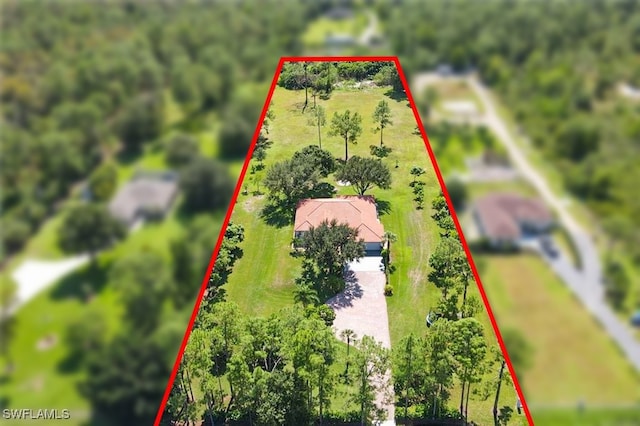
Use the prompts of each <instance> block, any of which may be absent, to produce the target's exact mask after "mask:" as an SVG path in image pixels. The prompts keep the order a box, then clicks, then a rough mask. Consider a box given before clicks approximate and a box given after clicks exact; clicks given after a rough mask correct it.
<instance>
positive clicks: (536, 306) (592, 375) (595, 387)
mask: <svg viewBox="0 0 640 426" xmlns="http://www.w3.org/2000/svg"><path fill="white" fill-rule="evenodd" d="M486 260H487V262H486V270H485V272H484V273H483V276H482V282H483V284H484V286H485V288H486V291H487V295H488V298H489V300H490V301H491V303H492V307H493V309H494V313H495V314H496V316H497V321H498V323H499V324H501V326H503V327H513V328H516V329H519V330H521V331H522V332H523V333H525V337H526V338H527V340H528V341H529V342H530V343H531V346H532V347H533V350H532V365H531V368H530V369H529V370H527V371H526V372H525V373H524V374H523V379H524V388H525V394H526V397H527V402H528V403H529V404H531V405H532V406H533V407H535V405H537V404H540V405H544V404H576V403H577V402H578V399H581V400H582V401H584V403H585V404H587V407H588V406H589V404H619V403H636V402H638V401H640V386H639V384H640V378H639V377H638V375H637V374H636V373H635V372H634V371H633V370H632V368H631V366H630V365H629V364H628V362H627V361H626V359H625V358H624V356H623V355H622V354H621V353H620V352H619V351H618V349H617V348H616V346H615V345H614V344H613V342H612V341H611V340H610V339H609V338H608V337H607V335H606V334H605V333H603V332H602V330H601V329H600V328H599V326H598V324H597V323H596V322H595V320H594V319H593V318H591V317H590V316H589V314H588V313H587V312H586V311H585V310H584V309H583V307H582V306H581V305H580V303H579V302H578V301H577V300H576V299H575V298H574V297H573V295H572V294H571V293H570V292H569V290H568V289H566V288H565V286H564V285H563V284H562V283H561V282H560V281H559V280H558V279H557V278H556V277H555V276H554V275H553V273H552V272H551V271H550V270H549V268H548V267H547V266H546V265H545V264H544V263H543V261H542V260H541V259H539V258H537V257H535V256H533V255H525V254H521V255H504V256H496V255H493V256H491V257H487V259H486ZM534 415H535V410H534ZM536 424H537V423H536Z"/></svg>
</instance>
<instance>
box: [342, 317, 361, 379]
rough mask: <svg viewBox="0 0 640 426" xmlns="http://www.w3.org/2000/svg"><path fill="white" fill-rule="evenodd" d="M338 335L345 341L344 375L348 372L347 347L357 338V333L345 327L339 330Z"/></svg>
mask: <svg viewBox="0 0 640 426" xmlns="http://www.w3.org/2000/svg"><path fill="white" fill-rule="evenodd" d="M340 337H341V338H342V339H344V340H346V341H347V369H346V371H345V373H344V374H345V376H346V375H348V374H349V348H350V347H351V342H353V341H354V340H356V339H357V338H358V335H357V334H356V332H355V331H353V330H351V329H350V328H347V329H346V330H342V331H341V332H340Z"/></svg>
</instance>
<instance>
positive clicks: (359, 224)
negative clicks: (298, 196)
mask: <svg viewBox="0 0 640 426" xmlns="http://www.w3.org/2000/svg"><path fill="white" fill-rule="evenodd" d="M332 219H336V220H337V221H338V222H339V223H346V224H347V225H349V227H351V228H355V229H357V230H358V237H359V238H362V239H363V240H364V241H365V242H381V241H382V240H383V238H384V237H383V236H384V227H383V226H382V224H381V223H380V220H379V219H378V213H377V209H376V204H375V200H374V198H373V197H371V196H356V195H353V196H349V195H345V196H340V197H335V198H314V199H306V200H302V201H300V202H299V203H298V206H297V208H296V220H295V224H294V228H293V229H294V231H296V232H297V231H308V230H309V229H310V228H311V227H314V228H315V227H317V226H318V225H320V224H321V223H322V222H323V221H325V220H328V221H331V220H332Z"/></svg>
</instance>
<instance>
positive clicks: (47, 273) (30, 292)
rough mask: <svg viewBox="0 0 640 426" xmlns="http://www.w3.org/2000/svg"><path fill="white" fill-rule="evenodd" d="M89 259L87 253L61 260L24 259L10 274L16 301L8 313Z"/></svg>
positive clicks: (14, 310)
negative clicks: (15, 292) (15, 286)
mask: <svg viewBox="0 0 640 426" xmlns="http://www.w3.org/2000/svg"><path fill="white" fill-rule="evenodd" d="M88 261H89V255H80V256H75V257H69V258H66V259H62V260H31V259H30V260H26V261H24V262H23V263H22V264H21V265H20V266H19V267H18V268H17V269H16V270H15V271H14V272H13V274H12V275H11V277H12V278H13V279H14V281H15V282H16V284H17V286H18V294H17V299H18V300H17V302H16V304H15V305H14V306H13V309H12V310H11V311H10V312H9V314H13V313H14V312H16V311H17V310H18V309H19V308H20V307H21V306H22V305H24V304H25V303H27V302H28V301H29V300H31V299H32V298H34V297H35V296H36V295H37V294H38V293H40V292H41V291H43V290H44V289H46V288H47V287H49V286H50V285H51V284H53V283H55V282H56V281H58V280H59V279H60V278H62V277H64V276H65V275H67V274H69V273H71V272H73V271H74V270H76V269H78V268H79V267H81V266H82V265H84V264H86V263H87V262H88Z"/></svg>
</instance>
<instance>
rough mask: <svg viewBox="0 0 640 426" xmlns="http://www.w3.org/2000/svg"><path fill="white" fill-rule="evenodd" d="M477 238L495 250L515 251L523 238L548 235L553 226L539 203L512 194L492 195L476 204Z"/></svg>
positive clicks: (546, 209) (474, 212) (550, 218)
mask: <svg viewBox="0 0 640 426" xmlns="http://www.w3.org/2000/svg"><path fill="white" fill-rule="evenodd" d="M473 218H474V220H475V222H476V225H477V228H478V232H479V234H480V235H481V236H482V237H483V238H485V239H486V240H487V242H488V243H489V244H490V245H491V246H493V247H496V248H504V247H514V246H516V245H517V243H518V241H519V240H520V239H521V238H522V237H523V236H525V235H532V234H534V235H535V234H539V233H543V232H546V231H548V230H549V229H550V228H551V227H552V226H553V224H554V219H553V215H552V213H551V211H549V209H548V208H547V206H545V204H544V203H543V202H542V200H539V199H536V198H530V197H523V196H521V195H518V194H512V193H492V194H489V195H486V196H484V197H482V198H480V199H478V200H476V201H475V203H474V206H473Z"/></svg>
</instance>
